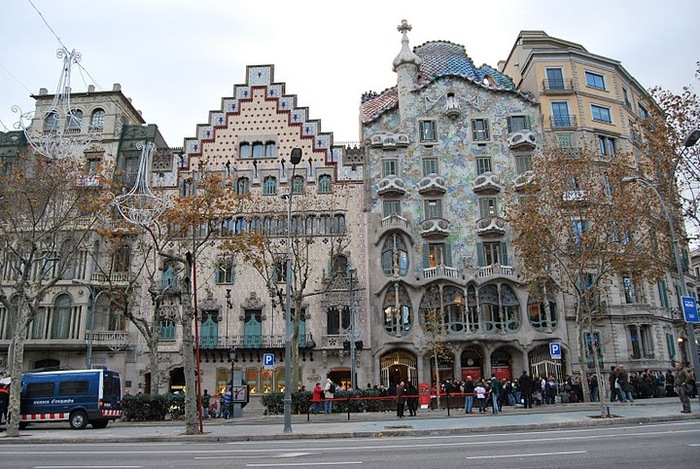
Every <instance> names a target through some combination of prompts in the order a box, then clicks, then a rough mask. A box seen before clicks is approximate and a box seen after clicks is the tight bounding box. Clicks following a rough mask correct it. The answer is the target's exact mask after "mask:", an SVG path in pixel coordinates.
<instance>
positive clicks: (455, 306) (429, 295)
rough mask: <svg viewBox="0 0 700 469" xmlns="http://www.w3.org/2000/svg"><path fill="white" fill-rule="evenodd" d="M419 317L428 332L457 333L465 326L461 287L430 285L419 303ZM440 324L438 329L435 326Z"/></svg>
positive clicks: (462, 330)
mask: <svg viewBox="0 0 700 469" xmlns="http://www.w3.org/2000/svg"><path fill="white" fill-rule="evenodd" d="M419 311H420V319H421V324H422V326H423V327H424V328H425V329H426V331H427V332H428V333H441V332H443V331H444V332H446V333H448V334H459V333H462V332H464V330H465V328H466V317H465V307H464V292H463V291H462V289H461V288H457V287H454V286H450V285H448V286H445V287H443V288H442V292H441V291H440V287H439V286H437V285H432V286H431V287H429V288H428V289H427V290H426V292H425V294H424V295H423V298H422V299H421V303H420V310H419ZM438 325H439V326H442V327H444V329H440V328H439V327H437V326H438Z"/></svg>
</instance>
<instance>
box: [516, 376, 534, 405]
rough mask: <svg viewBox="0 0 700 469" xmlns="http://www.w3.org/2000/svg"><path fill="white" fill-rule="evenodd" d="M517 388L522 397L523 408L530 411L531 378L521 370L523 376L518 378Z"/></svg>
mask: <svg viewBox="0 0 700 469" xmlns="http://www.w3.org/2000/svg"><path fill="white" fill-rule="evenodd" d="M518 386H520V392H521V393H522V395H523V407H524V408H525V409H527V408H530V409H532V378H531V377H530V376H529V375H528V374H527V370H523V374H522V375H520V378H518Z"/></svg>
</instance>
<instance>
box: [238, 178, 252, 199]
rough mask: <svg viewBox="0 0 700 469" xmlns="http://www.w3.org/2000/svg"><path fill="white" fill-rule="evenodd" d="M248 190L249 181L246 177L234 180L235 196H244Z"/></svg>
mask: <svg viewBox="0 0 700 469" xmlns="http://www.w3.org/2000/svg"><path fill="white" fill-rule="evenodd" d="M249 190H250V180H249V179H248V178H247V177H239V178H238V179H237V180H236V194H238V195H245V194H247V193H248V191H249Z"/></svg>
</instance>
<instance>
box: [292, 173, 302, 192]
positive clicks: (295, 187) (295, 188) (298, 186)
mask: <svg viewBox="0 0 700 469" xmlns="http://www.w3.org/2000/svg"><path fill="white" fill-rule="evenodd" d="M302 192H304V176H302V175H299V174H296V175H295V176H294V178H293V179H292V194H301V193H302Z"/></svg>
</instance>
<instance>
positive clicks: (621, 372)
mask: <svg viewBox="0 0 700 469" xmlns="http://www.w3.org/2000/svg"><path fill="white" fill-rule="evenodd" d="M617 382H618V384H619V385H620V402H625V400H626V401H627V402H629V403H632V402H634V396H633V395H632V386H631V385H630V379H629V375H628V374H627V370H625V367H624V366H623V365H618V366H617Z"/></svg>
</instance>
